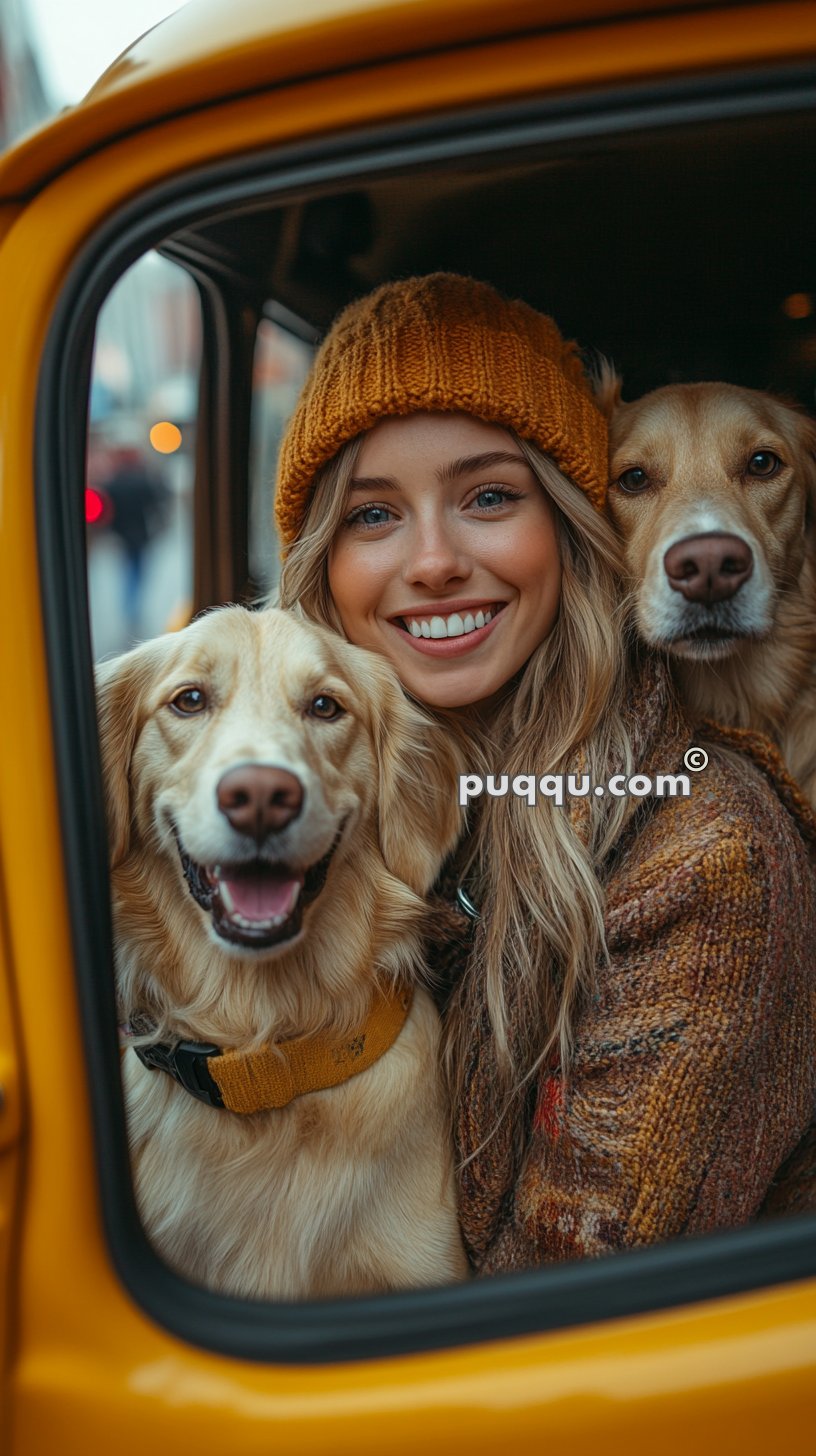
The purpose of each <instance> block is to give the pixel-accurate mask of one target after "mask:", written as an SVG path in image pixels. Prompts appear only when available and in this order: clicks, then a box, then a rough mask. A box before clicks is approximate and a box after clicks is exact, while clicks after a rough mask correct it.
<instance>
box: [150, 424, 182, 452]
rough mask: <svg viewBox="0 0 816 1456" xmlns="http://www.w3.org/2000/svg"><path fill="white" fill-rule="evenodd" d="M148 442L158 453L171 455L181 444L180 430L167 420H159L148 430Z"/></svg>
mask: <svg viewBox="0 0 816 1456" xmlns="http://www.w3.org/2000/svg"><path fill="white" fill-rule="evenodd" d="M150 443H151V445H152V446H153V449H154V450H158V452H159V454H160V455H172V454H173V451H174V450H178V447H179V445H180V444H181V430H180V429H179V427H178V425H172V424H171V423H170V421H169V420H159V421H158V423H157V424H155V425H154V426H153V428H152V429H151V431H150Z"/></svg>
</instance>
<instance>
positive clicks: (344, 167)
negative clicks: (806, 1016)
mask: <svg viewBox="0 0 816 1456" xmlns="http://www.w3.org/2000/svg"><path fill="white" fill-rule="evenodd" d="M814 102H816V67H814V66H812V65H796V66H791V67H777V68H775V69H768V70H764V71H753V72H750V73H746V72H740V73H737V74H736V75H734V74H728V75H727V76H722V75H717V74H714V73H711V74H707V75H704V76H701V77H694V78H684V79H681V80H679V81H677V80H672V81H667V82H663V83H660V84H658V85H654V84H653V85H648V86H637V87H631V88H627V89H624V90H616V91H614V92H608V91H607V92H602V91H598V92H592V93H588V94H585V95H582V96H574V95H573V96H568V97H549V98H546V99H543V100H540V101H533V102H525V103H517V104H514V105H512V106H504V107H493V108H489V109H488V108H484V109H482V110H479V111H472V112H468V113H457V114H453V115H450V114H446V115H444V116H441V117H435V118H430V119H429V118H424V119H423V120H422V121H419V122H406V123H402V124H400V125H394V126H391V127H387V128H383V129H381V130H380V131H378V132H377V133H376V134H374V133H373V132H368V133H366V132H362V133H360V132H358V133H351V132H348V133H344V134H341V135H336V136H332V137H329V138H323V139H319V140H317V141H314V142H312V141H310V142H308V143H303V144H299V145H296V146H289V147H285V148H279V149H274V150H272V151H269V152H258V153H254V154H251V155H249V156H243V157H241V158H236V159H233V160H232V161H227V162H221V163H219V164H217V165H213V166H208V167H205V168H200V169H196V170H194V171H191V172H190V173H188V174H187V175H186V176H184V177H182V178H175V179H172V180H171V181H170V182H166V183H162V184H160V185H158V186H156V187H155V188H153V189H150V190H149V191H146V192H145V193H144V194H143V195H141V196H140V197H139V198H137V199H135V200H134V201H132V202H130V203H129V204H127V205H126V206H124V207H122V208H121V209H119V210H118V211H117V213H116V214H115V215H113V216H112V217H111V218H109V219H108V220H107V221H106V222H105V223H103V224H102V226H100V227H99V228H98V230H97V231H96V233H95V234H94V235H93V236H92V237H91V239H90V240H89V241H88V242H87V243H86V245H85V246H84V247H83V249H82V251H81V252H80V253H79V254H78V256H77V258H76V260H75V262H74V264H73V266H72V267H71V269H70V272H69V273H68V275H67V277H66V280H65V284H64V286H63V289H62V292H61V294H60V297H59V299H58V301H57V304H56V307H55V310H54V314H53V317H52V321H51V325H50V328H49V332H48V337H47V341H46V344H45V348H44V351H43V357H42V364H41V370H40V378H39V386H38V395H37V406H36V429H35V451H34V455H35V458H34V471H35V495H36V517H37V535H38V548H39V561H40V580H41V600H42V612H43V622H44V630H45V638H46V654H47V667H48V678H49V688H50V700H51V704H52V732H53V742H54V753H55V760H56V768H57V777H58V792H59V805H60V817H61V825H62V845H63V856H64V864H65V875H66V882H67V889H68V900H69V905H70V908H71V932H72V941H73V952H74V964H75V968H76V978H77V986H78V997H79V1002H80V1012H81V1017H82V1023H83V1031H84V1037H85V1063H86V1071H87V1078H88V1087H89V1097H90V1103H91V1108H92V1117H93V1133H94V1140H95V1148H96V1167H97V1176H98V1180H99V1192H100V1200H101V1207H102V1216H103V1223H104V1229H105V1234H106V1238H107V1243H108V1247H109V1250H110V1253H111V1256H112V1259H113V1262H114V1265H115V1268H116V1270H117V1272H118V1275H119V1278H120V1279H121V1281H122V1283H123V1284H124V1286H125V1287H126V1289H127V1290H128V1291H129V1293H130V1295H131V1296H132V1298H133V1299H134V1301H135V1302H136V1304H137V1305H138V1306H140V1307H141V1308H142V1309H143V1310H144V1311H145V1312H146V1313H147V1314H148V1315H149V1316H150V1317H151V1318H152V1319H153V1320H155V1321H156V1322H157V1323H158V1324H160V1325H162V1326H163V1327H165V1328H166V1329H167V1330H168V1331H169V1332H171V1333H172V1334H174V1335H176V1336H177V1337H179V1338H180V1339H181V1340H183V1341H186V1342H188V1343H189V1344H190V1345H192V1346H197V1347H202V1348H204V1349H207V1350H211V1351H214V1352H217V1353H220V1354H223V1355H227V1356H234V1357H237V1358H241V1359H248V1360H254V1361H261V1362H265V1363H270V1364H277V1365H289V1364H300V1365H303V1364H307V1365H308V1364H323V1363H329V1362H331V1363H334V1362H346V1361H350V1360H376V1359H380V1358H385V1357H394V1356H398V1355H403V1354H413V1353H416V1352H421V1351H427V1350H441V1349H447V1348H456V1347H461V1346H467V1345H471V1344H477V1343H481V1342H483V1341H495V1340H498V1339H505V1338H510V1337H518V1336H523V1335H534V1334H541V1333H543V1332H546V1331H553V1330H557V1329H562V1328H563V1329H565V1328H570V1327H574V1326H578V1325H583V1324H586V1323H596V1322H599V1321H607V1320H611V1319H616V1318H621V1317H624V1316H631V1315H635V1314H643V1313H647V1312H652V1311H659V1310H664V1309H671V1308H675V1307H680V1306H684V1305H688V1304H692V1303H697V1302H699V1301H702V1300H712V1299H718V1298H724V1297H728V1296H733V1295H737V1294H744V1293H746V1292H749V1291H755V1290H760V1289H764V1288H768V1287H772V1286H777V1285H781V1284H789V1283H791V1282H794V1281H801V1280H804V1279H812V1278H813V1277H814V1276H816V1238H814V1233H816V1220H814V1218H813V1217H811V1216H807V1215H806V1216H802V1217H798V1218H795V1219H793V1218H792V1219H789V1220H779V1221H775V1222H768V1223H767V1224H754V1225H752V1226H749V1227H744V1228H739V1229H735V1230H731V1231H728V1232H724V1233H723V1232H719V1233H715V1234H711V1235H706V1236H702V1237H699V1238H694V1239H681V1240H676V1241H673V1242H672V1243H669V1244H664V1245H660V1246H656V1247H651V1248H646V1249H642V1250H638V1251H636V1252H632V1253H622V1254H617V1255H615V1256H614V1257H609V1258H606V1259H602V1260H598V1261H586V1262H583V1261H582V1262H576V1263H574V1264H564V1265H555V1266H548V1267H545V1268H542V1269H537V1270H532V1271H527V1272H523V1273H518V1274H511V1275H503V1276H500V1277H495V1278H492V1279H490V1280H482V1281H474V1282H471V1283H469V1284H465V1285H460V1286H456V1287H454V1288H448V1289H437V1290H421V1291H410V1292H406V1293H397V1294H389V1295H384V1296H377V1297H370V1298H365V1299H360V1300H355V1301H348V1300H345V1301H332V1302H326V1303H322V1302H321V1303H310V1304H302V1305H291V1304H269V1303H265V1302H264V1303H260V1302H258V1303H256V1302H251V1301H244V1300H235V1299H230V1298H225V1297H223V1296H220V1295H215V1294H212V1293H211V1292H209V1291H207V1290H204V1289H200V1288H197V1287H194V1286H192V1285H190V1284H188V1283H186V1281H184V1280H182V1279H181V1278H179V1277H178V1276H177V1275H176V1274H174V1273H173V1272H172V1271H171V1270H169V1269H168V1268H167V1266H166V1265H165V1264H164V1263H163V1262H162V1261H161V1259H160V1258H159V1257H158V1255H156V1254H155V1253H154V1252H153V1250H152V1249H151V1247H150V1245H149V1243H148V1241H147V1238H146V1236H145V1234H144V1232H143V1229H142V1227H141V1223H140V1221H139V1217H138V1213H137V1210H136V1206H135V1201H134V1196H133V1188H132V1181H131V1178H130V1173H129V1166H128V1158H127V1143H126V1133H125V1118H124V1107H123V1102H122V1097H121V1088H120V1073H119V1057H118V1051H117V1044H116V1035H115V1027H116V1014H115V1006H114V992H113V974H112V959H111V920H110V905H109V898H108V896H107V894H105V893H101V892H100V887H103V886H105V885H106V884H107V883H108V867H107V853H106V834H105V816H104V802H103V793H102V777H101V771H100V762H99V748H98V736H97V724H96V713H95V706H94V696H93V686H92V684H93V676H92V661H91V646H90V629H89V616H88V598H87V586H86V561H85V539H84V526H83V513H82V509H81V491H82V488H83V484H84V455H85V434H86V405H87V388H88V380H89V371H90V357H91V343H92V332H93V327H94V323H95V319H96V315H97V312H98V309H99V307H100V305H101V303H102V302H103V300H104V298H105V297H106V296H107V294H108V292H109V291H110V288H111V287H112V286H113V284H114V283H115V281H116V280H117V279H118V278H119V277H120V276H121V274H122V273H123V272H124V271H125V269H126V268H127V267H128V266H129V265H130V264H131V263H132V262H133V261H135V259H136V258H137V257H138V256H140V255H141V254H142V253H143V252H144V251H145V250H146V249H147V248H149V247H151V246H155V245H156V244H157V243H158V242H160V240H161V239H162V238H164V237H166V236H167V235H168V234H170V233H172V232H173V231H175V230H176V229H178V228H179V227H182V226H184V225H186V224H187V223H189V222H190V221H192V220H195V219H201V218H202V217H203V216H205V215H206V214H208V213H211V212H213V211H214V210H215V209H216V208H218V209H222V210H223V209H226V208H228V207H230V206H233V205H238V204H240V203H242V202H249V201H250V200H252V199H253V198H255V199H257V198H258V197H260V196H261V195H263V196H264V198H266V199H269V198H271V197H272V196H273V195H278V196H279V197H280V199H281V202H282V203H283V202H285V201H286V200H287V197H291V196H293V195H303V193H304V192H305V191H308V190H309V189H310V188H313V187H319V186H327V185H329V184H331V183H337V184H338V185H339V184H344V183H346V182H347V181H350V180H357V181H359V180H361V179H366V180H370V179H371V178H372V177H373V176H376V175H378V174H383V173H390V174H392V173H393V171H394V170H395V169H397V168H399V169H400V170H403V169H405V168H406V167H409V166H418V165H422V166H435V165H437V164H440V163H444V162H454V161H461V160H463V159H465V158H468V157H471V158H474V157H477V156H481V157H485V158H486V157H487V156H489V155H491V154H492V155H494V156H499V155H500V154H501V153H502V152H509V153H512V155H513V156H514V158H518V155H519V153H520V152H521V151H523V150H524V149H525V148H529V147H533V146H535V147H536V148H540V149H541V148H544V147H546V146H547V145H551V144H553V143H559V144H561V143H564V142H567V141H569V142H570V143H571V144H572V145H576V146H579V145H580V144H581V142H582V141H584V140H587V139H590V140H594V141H596V142H597V141H598V140H600V139H602V140H604V141H608V142H612V141H614V139H615V138H617V137H619V136H623V135H625V134H627V133H628V134H631V132H632V131H633V130H643V131H648V132H654V131H655V130H657V129H658V128H668V129H671V130H675V129H676V128H679V127H682V126H684V125H689V124H699V123H701V122H714V121H720V120H723V119H727V118H733V119H738V118H747V117H754V118H755V117H762V116H768V115H772V114H782V113H786V112H787V113H795V112H801V111H802V110H804V109H812V108H813V106H814ZM56 705H59V711H56Z"/></svg>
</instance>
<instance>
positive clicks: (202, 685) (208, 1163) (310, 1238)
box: [98, 607, 466, 1299]
mask: <svg viewBox="0 0 816 1456" xmlns="http://www.w3.org/2000/svg"><path fill="white" fill-rule="evenodd" d="M98 698H99V717H100V727H101V740H102V752H103V764H104V772H105V781H106V791H107V795H108V803H109V818H110V839H111V865H112V893H113V909H114V928H115V941H116V966H117V979H118V996H119V1003H120V1008H121V1016H122V1020H123V1022H124V1024H125V1034H126V1035H125V1039H126V1041H127V1042H128V1043H130V1044H129V1045H128V1047H127V1050H126V1051H125V1052H124V1056H123V1076H124V1082H125V1092H126V1107H127V1118H128V1130H129V1138H130V1144H131V1156H132V1162H133V1167H134V1179H135V1186H136V1194H137V1200H138V1203H139V1207H140V1210H141V1214H142V1217H143V1220H144V1223H145V1227H146V1229H147V1231H148V1234H149V1236H150V1238H151V1240H152V1241H153V1243H154V1244H155V1246H156V1247H157V1249H158V1250H159V1252H160V1253H161V1254H162V1255H163V1257H164V1258H165V1259H166V1260H167V1262H168V1263H169V1264H171V1265H172V1266H173V1267H174V1268H175V1269H177V1270H178V1271H180V1272H181V1273H182V1274H183V1275H185V1276H186V1277H187V1278H189V1279H190V1280H192V1281H194V1282H196V1283H199V1284H203V1285H206V1286H208V1287H209V1288H211V1289H214V1290H219V1291H223V1292H225V1293H229V1294H232V1295H240V1296H247V1297H251V1298H277V1299H301V1298H313V1297H325V1296H334V1295H349V1294H358V1293H361V1292H364V1291H375V1290H386V1289H396V1288H406V1287H410V1286H420V1285H430V1284H440V1283H445V1282H447V1281H449V1280H455V1279H458V1278H461V1277H464V1275H465V1272H466V1261H465V1256H464V1254H463V1251H462V1245H461V1242H460V1238H459V1232H458V1226H457V1219H456V1210H455V1196H454V1185H453V1173H452V1156H451V1151H450V1146H449V1126H448V1116H447V1109H446V1104H445V1098H444V1095H443V1091H442V1086H441V1080H440V1074H439V1023H438V1018H437V1014H436V1010H435V1008H434V1005H433V1002H432V1000H431V998H430V996H429V995H428V993H427V991H425V990H424V989H423V988H422V986H421V984H420V982H421V976H422V959H421V953H420V939H419V935H420V927H421V920H422V913H423V901H422V898H421V897H422V896H423V895H424V893H425V892H426V891H427V889H428V888H429V886H430V885H431V884H432V882H433V880H434V879H435V877H436V874H437V872H438V869H439V866H440V863H441V861H442V859H443V857H444V855H445V853H446V852H447V851H448V850H449V849H450V848H451V847H452V846H453V844H454V843H455V841H456V839H457V836H458V834H459V830H460V827H461V825H460V817H459V816H460V813H461V811H460V810H459V809H458V807H457V793H456V779H457V774H458V772H459V771H460V765H459V764H458V762H457V759H456V756H455V751H454V750H453V748H452V747H451V746H450V742H449V735H448V734H447V733H445V732H444V731H443V730H441V729H439V728H438V727H437V726H436V725H435V724H432V723H431V722H430V721H429V720H427V719H426V718H425V716H424V715H423V714H421V713H420V712H419V710H418V709H415V708H414V707H413V706H412V705H411V704H410V703H409V702H408V700H407V699H406V698H405V696H404V695H403V693H402V692H401V690H400V688H399V685H398V683H397V680H396V678H395V676H394V675H393V673H392V672H391V669H390V668H389V667H388V665H387V664H386V663H385V662H383V661H382V660H381V659H379V658H378V657H376V656H374V655H373V654H370V653H368V652H363V651H362V650H360V649H358V648H354V647H351V646H349V645H348V644H347V643H345V642H344V641H342V639H340V638H339V637H338V636H336V635H335V634H333V633H331V632H328V631H325V630H322V629H318V628H315V627H312V626H308V625H306V624H305V623H303V622H301V621H299V620H298V619H296V618H295V617H293V616H290V615H288V614H286V613H284V612H280V611H276V610H268V611H264V612H250V611H246V610H244V609H242V608H239V607H230V608H224V609H221V610H218V611H214V612H212V613H210V614H208V615H206V616H205V617H203V618H201V619H199V620H198V621H196V622H194V623H193V624H192V625H191V626H190V627H188V628H186V629H185V630H184V631H182V632H179V633H177V634H175V635H170V636H167V637H163V638H159V639H157V640H155V641H153V642H148V643H145V644H144V645H143V646H141V647H138V648H136V649H135V650H134V651H132V652H129V653H127V654H126V655H124V656H123V657H120V658H118V659H116V660H114V661H112V662H109V663H107V664H104V665H103V666H102V667H101V668H100V669H99V670H98ZM389 986H390V987H392V988H393V987H394V986H398V987H403V988H412V989H413V1001H412V1003H411V1009H410V1011H409V1013H408V1017H407V1020H406V1021H405V1024H404V1025H403V1026H402V1029H401V1030H400V1031H399V1034H398V1035H397V1036H396V1039H395V1040H394V1041H393V1044H392V1045H391V1046H390V1048H389V1049H388V1050H386V1051H385V1052H384V1054H383V1055H381V1056H380V1057H379V1059H378V1060H376V1061H374V1062H373V1064H372V1065H370V1066H369V1067H368V1068H367V1069H366V1070H364V1071H361V1072H358V1073H357V1074H356V1075H352V1076H351V1077H350V1078H349V1079H348V1080H345V1081H343V1082H342V1083H340V1084H339V1085H335V1086H328V1087H323V1088H322V1089H321V1090H315V1091H307V1092H305V1093H304V1094H303V1095H299V1096H297V1097H296V1098H295V1099H294V1100H293V1101H291V1102H290V1103H289V1104H288V1105H287V1106H285V1107H278V1106H274V1107H273V1108H272V1109H271V1110H264V1111H254V1112H251V1113H250V1114H248V1115H244V1114H242V1113H239V1112H236V1111H230V1110H227V1108H226V1107H220V1106H218V1105H215V1106H212V1105H209V1106H208V1105H206V1103H205V1102H204V1101H202V1100H199V1094H198V1092H196V1093H195V1095H193V1094H192V1093H191V1092H190V1091H189V1090H187V1088H186V1086H183V1085H179V1083H178V1082H177V1081H176V1080H175V1079H174V1078H173V1077H172V1076H171V1075H169V1074H168V1073H167V1071H166V1069H164V1070H163V1069H162V1068H161V1067H159V1069H156V1068H155V1067H154V1066H146V1065H143V1062H142V1060H140V1058H139V1056H138V1054H137V1052H136V1050H134V1045H133V1043H141V1044H143V1043H145V1042H148V1043H150V1045H151V1046H155V1045H156V1044H157V1043H161V1044H165V1045H170V1046H171V1047H174V1048H176V1047H177V1044H179V1043H187V1042H194V1043H196V1044H199V1043H209V1044H212V1045H211V1047H210V1050H211V1051H214V1052H218V1051H221V1052H222V1053H223V1052H224V1051H227V1050H229V1049H237V1050H238V1051H240V1052H242V1053H243V1052H244V1051H250V1052H251V1051H252V1050H253V1049H257V1048H259V1047H263V1046H268V1045H269V1044H271V1043H288V1042H291V1041H293V1040H294V1039H298V1038H308V1039H310V1041H309V1045H312V1039H314V1038H318V1039H321V1044H322V1043H323V1042H325V1043H327V1044H328V1045H329V1047H330V1048H334V1047H335V1046H336V1044H337V1043H338V1039H339V1041H341V1042H342V1041H343V1038H346V1039H347V1041H346V1042H345V1043H344V1045H349V1046H352V1045H353V1046H354V1047H355V1048H359V1045H361V1044H362V1043H361V1042H360V1037H359V1036H358V1031H359V1028H360V1027H361V1026H362V1025H365V1023H366V1018H367V1017H368V1016H369V1015H370V1014H371V1013H372V1010H373V1009H376V1008H377V1004H378V1001H379V1002H382V1001H383V992H384V990H385V989H387V988H388V987H389ZM406 1001H407V998H406ZM403 1014H404V1013H403ZM355 1054H356V1053H355ZM145 1055H147V1056H148V1057H149V1056H150V1055H151V1053H150V1051H148V1052H146V1053H145ZM271 1055H272V1057H273V1058H277V1057H278V1055H279V1053H278V1052H277V1051H275V1050H274V1049H273V1051H272V1054H271ZM335 1060H336V1058H335ZM212 1065H214V1064H213V1063H209V1062H208V1063H207V1066H212ZM276 1065H277V1063H276ZM186 1075H187V1076H188V1077H189V1075H190V1072H189V1067H188V1069H187V1073H186ZM196 1076H197V1078H198V1077H199V1074H196ZM194 1080H195V1079H194ZM206 1080H207V1079H206V1078H205V1083H206ZM199 1081H200V1078H199ZM199 1081H196V1086H198V1085H199ZM203 1095H207V1094H206V1091H205V1093H204V1094H203Z"/></svg>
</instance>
